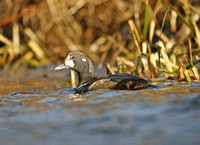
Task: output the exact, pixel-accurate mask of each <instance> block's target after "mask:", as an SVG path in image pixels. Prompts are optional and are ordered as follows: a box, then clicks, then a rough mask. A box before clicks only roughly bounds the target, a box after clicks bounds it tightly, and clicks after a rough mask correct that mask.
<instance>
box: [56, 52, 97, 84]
mask: <svg viewBox="0 0 200 145" xmlns="http://www.w3.org/2000/svg"><path fill="white" fill-rule="evenodd" d="M61 69H71V70H74V71H75V72H77V73H78V78H79V86H80V85H82V84H84V83H90V82H92V81H94V80H96V75H95V71H94V67H93V65H92V62H91V61H90V59H89V58H88V57H87V56H86V55H85V54H84V53H82V52H80V51H72V52H69V53H68V54H67V55H66V57H65V59H64V60H63V63H62V64H60V65H59V66H57V67H56V68H55V70H61Z"/></svg>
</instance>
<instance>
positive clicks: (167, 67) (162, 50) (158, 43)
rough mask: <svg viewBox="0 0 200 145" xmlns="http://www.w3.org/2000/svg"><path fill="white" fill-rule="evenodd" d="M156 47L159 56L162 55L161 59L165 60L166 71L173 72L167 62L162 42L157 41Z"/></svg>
mask: <svg viewBox="0 0 200 145" xmlns="http://www.w3.org/2000/svg"><path fill="white" fill-rule="evenodd" d="M156 45H157V47H158V48H159V49H160V52H161V54H162V56H163V58H164V60H165V65H166V69H167V70H168V71H170V72H172V71H173V70H172V67H171V63H170V61H169V58H168V55H167V52H166V49H165V46H164V44H163V42H162V41H158V42H157V43H156Z"/></svg>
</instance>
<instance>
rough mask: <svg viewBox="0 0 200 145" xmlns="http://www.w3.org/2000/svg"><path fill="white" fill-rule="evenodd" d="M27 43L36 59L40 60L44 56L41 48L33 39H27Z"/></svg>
mask: <svg viewBox="0 0 200 145" xmlns="http://www.w3.org/2000/svg"><path fill="white" fill-rule="evenodd" d="M28 45H29V47H30V48H31V49H32V51H33V52H34V53H35V55H36V57H37V59H39V60H42V59H43V58H44V52H43V50H42V49H41V47H40V46H39V45H38V44H37V43H36V42H35V41H34V40H29V41H28Z"/></svg>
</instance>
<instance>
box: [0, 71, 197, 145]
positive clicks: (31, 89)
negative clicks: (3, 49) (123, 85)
mask: <svg viewBox="0 0 200 145" xmlns="http://www.w3.org/2000/svg"><path fill="white" fill-rule="evenodd" d="M51 70H53V69H51V68H50V70H49V69H47V70H46V69H37V70H20V71H9V72H3V71H1V72H0V75H1V78H0V81H1V84H0V89H1V92H0V144H2V145H11V144H20V145H27V144H29V145H36V144H37V145H44V144H48V145H54V144H56V145H62V144H63V145H64V144H67V145H87V144H92V145H102V144H103V145H110V144H115V145H121V144H125V145H126V144H131V145H133V144H134V145H147V144H148V145H161V144H162V145H172V144H175V145H199V143H200V82H193V83H191V84H186V83H177V82H170V81H167V82H162V83H159V84H156V85H157V86H158V88H156V89H155V88H148V89H144V90H137V91H119V90H117V91H115V90H96V91H91V92H88V93H85V94H82V95H75V94H74V90H73V89H70V88H69V84H67V85H66V83H63V82H64V81H66V80H68V79H69V72H66V71H58V72H54V71H51ZM67 78H68V79H67ZM67 87H68V88H67Z"/></svg>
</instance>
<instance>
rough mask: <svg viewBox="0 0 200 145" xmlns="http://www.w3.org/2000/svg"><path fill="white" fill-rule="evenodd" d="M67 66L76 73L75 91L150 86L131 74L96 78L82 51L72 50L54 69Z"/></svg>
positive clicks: (132, 88)
mask: <svg viewBox="0 0 200 145" xmlns="http://www.w3.org/2000/svg"><path fill="white" fill-rule="evenodd" d="M65 68H69V69H71V70H74V71H75V72H77V73H78V79H79V84H78V87H77V90H76V93H83V92H86V91H90V90H96V89H116V90H136V89H141V88H145V87H147V86H150V85H149V83H148V82H147V81H146V80H144V79H142V78H139V77H137V76H134V75H132V74H115V75H110V76H108V77H103V78H100V79H97V77H96V74H95V71H94V68H93V65H92V62H91V61H90V59H89V58H88V57H87V56H86V55H85V54H84V53H82V52H79V51H72V52H69V53H68V54H67V56H66V57H65V59H64V61H63V63H62V64H61V65H59V66H57V67H56V68H55V70H60V69H65Z"/></svg>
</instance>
